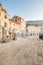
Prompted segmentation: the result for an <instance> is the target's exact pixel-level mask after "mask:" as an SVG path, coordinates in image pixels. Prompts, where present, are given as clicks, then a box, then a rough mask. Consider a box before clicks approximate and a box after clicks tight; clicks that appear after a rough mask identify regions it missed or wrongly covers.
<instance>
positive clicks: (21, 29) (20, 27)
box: [10, 16, 26, 33]
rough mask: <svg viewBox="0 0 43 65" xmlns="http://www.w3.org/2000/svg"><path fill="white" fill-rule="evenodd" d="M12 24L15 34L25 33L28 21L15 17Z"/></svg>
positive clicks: (11, 21)
mask: <svg viewBox="0 0 43 65" xmlns="http://www.w3.org/2000/svg"><path fill="white" fill-rule="evenodd" d="M10 24H11V28H14V30H15V33H25V28H26V21H25V20H24V19H23V18H21V17H19V16H14V17H13V18H12V19H10Z"/></svg>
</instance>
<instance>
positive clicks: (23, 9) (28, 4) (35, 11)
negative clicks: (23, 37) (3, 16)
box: [0, 0, 43, 21]
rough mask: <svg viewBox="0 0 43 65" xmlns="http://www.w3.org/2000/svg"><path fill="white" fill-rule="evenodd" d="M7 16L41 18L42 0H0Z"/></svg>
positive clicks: (27, 18)
mask: <svg viewBox="0 0 43 65" xmlns="http://www.w3.org/2000/svg"><path fill="white" fill-rule="evenodd" d="M0 3H1V4H2V6H3V8H4V9H6V11H7V13H8V14H9V17H10V18H12V17H13V16H14V15H17V16H20V17H22V18H24V19H25V20H27V21H28V20H43V0H0Z"/></svg>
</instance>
